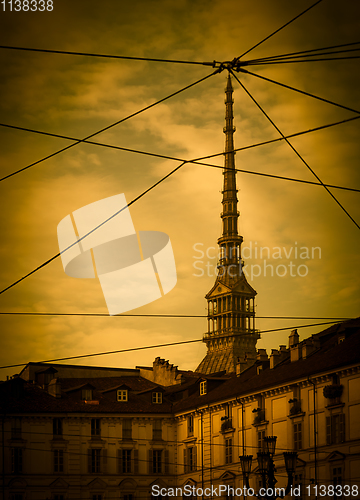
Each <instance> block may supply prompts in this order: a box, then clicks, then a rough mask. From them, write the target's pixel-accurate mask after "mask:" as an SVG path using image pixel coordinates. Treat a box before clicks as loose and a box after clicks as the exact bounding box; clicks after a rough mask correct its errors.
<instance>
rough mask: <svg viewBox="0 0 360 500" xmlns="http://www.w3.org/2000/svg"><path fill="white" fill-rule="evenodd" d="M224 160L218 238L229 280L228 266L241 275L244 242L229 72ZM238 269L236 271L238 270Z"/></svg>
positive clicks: (222, 268) (223, 271)
mask: <svg viewBox="0 0 360 500" xmlns="http://www.w3.org/2000/svg"><path fill="white" fill-rule="evenodd" d="M225 95H226V97H225V107H226V110H225V127H224V134H225V152H224V155H225V163H224V172H223V175H224V187H223V191H222V195H223V198H222V206H223V210H222V213H221V219H222V236H221V237H220V238H219V239H218V244H219V247H220V260H219V270H220V274H221V275H222V276H224V277H225V279H226V277H227V280H228V279H229V267H230V266H231V271H232V272H231V276H232V277H234V278H239V276H240V275H241V243H242V241H243V238H242V236H239V234H238V217H239V212H238V209H237V203H238V199H237V189H236V171H235V152H234V132H235V127H234V112H233V104H234V100H233V87H232V83H231V75H230V73H229V74H228V78H227V84H226V88H225ZM235 268H237V269H236V271H235Z"/></svg>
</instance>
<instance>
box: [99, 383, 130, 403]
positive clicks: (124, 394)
mask: <svg viewBox="0 0 360 500" xmlns="http://www.w3.org/2000/svg"><path fill="white" fill-rule="evenodd" d="M130 391H131V387H129V386H128V385H126V384H120V385H119V384H118V385H116V386H114V387H110V388H109V389H105V390H104V391H101V393H102V394H104V395H105V396H106V398H108V399H111V400H113V401H114V400H115V401H118V402H119V403H127V402H128V401H129V393H130Z"/></svg>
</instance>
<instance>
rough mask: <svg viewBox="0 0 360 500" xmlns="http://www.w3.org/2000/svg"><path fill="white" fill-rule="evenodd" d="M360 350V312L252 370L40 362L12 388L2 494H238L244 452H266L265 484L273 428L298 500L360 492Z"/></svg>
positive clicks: (129, 499) (24, 499) (293, 338)
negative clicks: (290, 464)
mask: <svg viewBox="0 0 360 500" xmlns="http://www.w3.org/2000/svg"><path fill="white" fill-rule="evenodd" d="M359 352H360V321H359V320H351V321H348V322H345V323H342V324H339V325H335V326H333V327H331V328H329V329H327V330H325V331H324V332H321V333H319V334H317V335H314V336H312V337H311V338H309V339H306V340H305V341H303V342H299V341H298V335H297V333H296V332H293V333H292V334H291V335H290V337H289V344H288V346H280V348H279V349H278V350H273V351H272V353H271V355H270V357H268V356H267V354H266V352H265V351H264V350H261V349H260V350H258V351H257V357H256V360H255V363H254V364H253V365H252V366H251V367H249V368H247V369H245V370H240V368H241V367H240V363H239V364H238V366H237V373H232V374H227V373H225V372H222V373H217V374H200V373H197V372H183V371H181V370H179V369H178V368H177V367H174V366H172V365H170V364H169V363H168V362H167V361H165V360H163V359H160V358H157V359H156V360H155V361H154V363H153V366H152V367H137V368H136V369H134V370H124V371H121V370H119V373H118V376H115V375H116V373H117V370H116V369H114V370H109V369H104V370H102V369H101V368H96V367H81V366H80V367H79V366H71V365H46V364H35V363H32V364H30V365H28V366H27V367H26V368H25V369H24V370H23V372H22V373H21V374H20V376H16V377H14V378H12V379H11V380H8V381H6V382H3V383H2V384H0V396H1V416H2V417H1V450H2V451H1V454H0V455H1V456H0V459H1V460H0V470H1V471H2V473H1V491H2V493H3V498H4V499H6V500H46V499H49V500H50V499H52V500H67V499H69V500H70V499H73V500H75V499H77V500H80V499H90V500H105V499H117V500H120V499H121V500H140V499H144V500H145V499H146V500H150V498H151V495H152V493H153V494H154V495H153V496H155V497H165V496H174V497H176V498H181V497H184V498H187V497H188V495H187V494H186V492H189V491H191V492H194V495H193V497H196V496H202V495H201V490H205V489H206V488H211V487H212V488H213V494H212V495H206V496H207V497H209V498H214V497H216V496H217V495H216V494H215V493H214V488H215V490H216V489H217V490H216V491H217V492H219V491H220V493H221V494H220V496H222V497H229V496H232V495H231V493H232V490H231V488H233V489H234V492H235V495H233V496H236V491H238V492H239V491H240V490H239V489H241V488H243V486H244V484H243V475H242V472H241V467H240V458H239V457H241V456H242V455H253V462H252V468H251V473H250V478H249V480H250V485H251V487H252V488H253V489H254V492H257V491H258V490H259V488H261V486H262V483H261V481H262V478H261V475H260V474H259V469H258V462H257V459H256V456H257V452H258V451H262V450H263V449H264V437H266V436H277V443H276V451H275V455H274V462H275V465H276V478H277V481H278V483H277V487H278V488H282V487H285V485H286V481H287V474H286V470H285V465H284V459H283V452H284V451H292V450H294V451H296V452H297V454H298V458H297V468H296V472H295V476H294V484H293V486H294V487H299V486H300V490H299V491H300V496H297V498H315V497H316V495H315V493H316V491H315V487H317V488H318V489H319V491H318V493H319V492H320V487H322V488H330V490H328V489H327V490H326V491H330V492H331V491H332V490H331V487H336V486H337V485H339V487H340V486H341V488H345V487H349V488H350V490H351V491H352V493H353V494H352V495H351V496H352V497H355V498H356V497H357V494H356V495H355V492H356V491H357V488H358V487H359V486H360V484H359V483H360V424H359V422H360V360H359ZM82 372H83V373H82ZM59 374H61V375H62V376H61V377H59V376H58V375H59ZM74 374H76V375H77V377H74ZM82 374H86V376H84V377H81V375H82ZM91 374H92V375H93V376H91ZM104 374H105V375H104ZM99 375H102V376H99ZM30 376H31V377H33V378H29V377H30ZM185 486H186V487H187V488H188V489H186V488H185ZM220 486H221V488H224V487H229V488H230V489H229V490H227V491H226V492H224V490H219V488H220ZM176 489H177V490H176ZM199 489H200V490H199ZM209 491H210V490H209ZM296 491H298V490H296ZM342 491H343V497H344V498H345V497H346V496H347V495H344V493H346V491H348V490H345V489H343V490H342ZM172 492H174V495H172ZM157 493H159V495H157ZM165 493H169V494H165ZM318 496H319V494H318ZM328 496H331V495H328ZM328 496H326V497H328Z"/></svg>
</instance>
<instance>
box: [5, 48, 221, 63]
mask: <svg viewBox="0 0 360 500" xmlns="http://www.w3.org/2000/svg"><path fill="white" fill-rule="evenodd" d="M0 49H9V50H19V51H27V52H42V53H47V54H65V55H71V56H85V57H100V58H106V59H125V60H130V61H149V62H165V63H176V64H198V65H202V66H213V65H214V62H213V61H212V62H201V61H184V60H178V59H160V58H155V57H135V56H122V55H111V54H97V53H89V52H75V51H70V50H53V49H39V48H34V47H15V46H10V45H0Z"/></svg>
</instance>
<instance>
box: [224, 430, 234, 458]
mask: <svg viewBox="0 0 360 500" xmlns="http://www.w3.org/2000/svg"><path fill="white" fill-rule="evenodd" d="M232 463H233V440H232V437H231V438H225V464H226V465H228V464H232Z"/></svg>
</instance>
